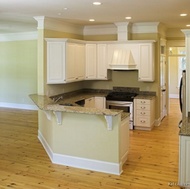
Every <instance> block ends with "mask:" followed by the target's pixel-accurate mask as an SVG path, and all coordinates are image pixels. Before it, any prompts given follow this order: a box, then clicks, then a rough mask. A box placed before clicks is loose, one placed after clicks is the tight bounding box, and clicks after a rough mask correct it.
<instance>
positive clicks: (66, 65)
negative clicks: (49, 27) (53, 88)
mask: <svg viewBox="0 0 190 189" xmlns="http://www.w3.org/2000/svg"><path fill="white" fill-rule="evenodd" d="M46 40H47V83H48V84H60V83H69V82H74V81H80V80H84V78H85V45H84V44H80V43H77V42H76V43H75V42H68V41H67V40H66V39H64V40H61V39H46Z"/></svg>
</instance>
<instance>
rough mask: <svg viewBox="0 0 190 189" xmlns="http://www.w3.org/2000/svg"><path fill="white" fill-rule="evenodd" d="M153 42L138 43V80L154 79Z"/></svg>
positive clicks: (149, 80) (150, 80) (151, 80)
mask: <svg viewBox="0 0 190 189" xmlns="http://www.w3.org/2000/svg"><path fill="white" fill-rule="evenodd" d="M154 56H155V55H154V43H142V44H139V58H140V60H139V76H138V77H139V81H148V82H153V81H154V80H155V66H154V64H155V63H154V61H155V57H154Z"/></svg>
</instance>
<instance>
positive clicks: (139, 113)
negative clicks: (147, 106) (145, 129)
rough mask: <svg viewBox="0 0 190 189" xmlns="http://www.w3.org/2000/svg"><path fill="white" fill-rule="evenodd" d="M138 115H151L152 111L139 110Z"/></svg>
mask: <svg viewBox="0 0 190 189" xmlns="http://www.w3.org/2000/svg"><path fill="white" fill-rule="evenodd" d="M137 115H138V116H150V111H143V110H137Z"/></svg>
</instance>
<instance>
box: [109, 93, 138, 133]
mask: <svg viewBox="0 0 190 189" xmlns="http://www.w3.org/2000/svg"><path fill="white" fill-rule="evenodd" d="M136 95H137V93H129V92H115V91H114V92H111V93H109V94H108V95H107V97H106V108H108V109H119V110H123V111H124V112H128V113H130V118H129V128H130V129H133V119H134V118H133V99H134V97H135V96H136Z"/></svg>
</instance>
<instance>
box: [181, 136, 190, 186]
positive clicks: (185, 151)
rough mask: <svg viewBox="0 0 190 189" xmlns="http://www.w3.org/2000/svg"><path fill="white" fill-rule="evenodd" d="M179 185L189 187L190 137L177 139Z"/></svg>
mask: <svg viewBox="0 0 190 189" xmlns="http://www.w3.org/2000/svg"><path fill="white" fill-rule="evenodd" d="M179 185H180V186H183V187H188V188H189V186H190V136H180V138H179Z"/></svg>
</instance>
